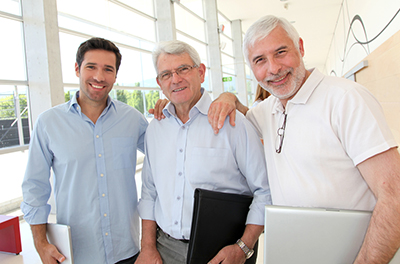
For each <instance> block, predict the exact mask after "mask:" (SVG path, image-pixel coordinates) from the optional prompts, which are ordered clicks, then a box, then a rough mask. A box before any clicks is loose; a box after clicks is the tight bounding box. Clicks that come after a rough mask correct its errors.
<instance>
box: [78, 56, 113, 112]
mask: <svg viewBox="0 0 400 264" xmlns="http://www.w3.org/2000/svg"><path fill="white" fill-rule="evenodd" d="M75 73H76V76H78V77H79V83H80V94H79V103H80V104H81V103H100V104H104V103H106V102H107V97H108V93H109V92H110V91H111V89H112V87H113V85H114V83H115V81H116V79H117V70H116V56H115V54H114V53H113V52H111V51H106V50H101V49H95V50H90V51H88V52H86V53H85V57H84V60H83V61H82V64H81V67H80V68H79V67H78V64H77V63H75Z"/></svg>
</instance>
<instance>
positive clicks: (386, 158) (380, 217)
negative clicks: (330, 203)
mask: <svg viewBox="0 0 400 264" xmlns="http://www.w3.org/2000/svg"><path fill="white" fill-rule="evenodd" d="M357 167H358V169H359V170H360V172H361V174H362V176H363V177H364V179H365V181H366V182H367V183H368V185H369V187H370V188H371V190H372V191H373V193H374V194H375V196H376V198H377V203H376V205H375V209H374V211H373V214H372V218H371V221H370V224H369V227H368V230H367V233H366V236H365V239H364V242H363V245H362V247H361V249H360V252H359V254H358V256H357V258H356V261H355V262H354V263H355V264H358V263H388V262H389V261H390V260H391V259H392V258H393V256H394V254H395V253H396V251H397V249H398V248H399V246H400V155H399V153H398V151H397V149H396V148H392V149H389V150H387V151H385V152H382V153H380V154H378V155H376V156H373V157H371V158H369V159H367V160H365V161H363V162H362V163H360V164H359V165H358V166H357Z"/></svg>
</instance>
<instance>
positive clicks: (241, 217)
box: [187, 189, 258, 264]
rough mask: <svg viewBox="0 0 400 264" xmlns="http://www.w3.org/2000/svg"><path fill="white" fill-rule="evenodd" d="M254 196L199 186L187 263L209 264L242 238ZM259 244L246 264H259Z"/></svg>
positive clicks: (195, 195)
mask: <svg viewBox="0 0 400 264" xmlns="http://www.w3.org/2000/svg"><path fill="white" fill-rule="evenodd" d="M252 201H253V197H252V196H248V195H242V194H232V193H223V192H216V191H210V190H204V189H196V190H195V192H194V206H193V219H192V227H191V233H190V242H189V250H188V255H187V264H206V263H208V261H210V260H211V259H212V258H213V257H215V255H217V253H218V252H219V251H220V250H221V249H222V248H223V247H225V246H228V245H232V244H235V243H236V241H237V240H238V239H239V238H241V237H242V235H243V232H244V229H245V227H246V225H245V224H246V218H247V214H248V212H249V207H250V204H251V202H252ZM257 247H258V243H257V244H256V245H255V246H254V254H253V256H252V257H251V258H250V259H248V260H247V261H246V263H245V264H255V263H256V259H257Z"/></svg>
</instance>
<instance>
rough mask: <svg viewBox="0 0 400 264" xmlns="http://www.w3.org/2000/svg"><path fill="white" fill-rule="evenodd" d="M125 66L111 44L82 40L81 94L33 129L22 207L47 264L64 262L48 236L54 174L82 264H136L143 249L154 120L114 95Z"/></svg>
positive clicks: (61, 211)
mask: <svg viewBox="0 0 400 264" xmlns="http://www.w3.org/2000/svg"><path fill="white" fill-rule="evenodd" d="M120 63H121V54H120V52H119V50H118V48H117V47H116V46H115V45H114V44H113V43H112V42H110V41H108V40H105V39H101V38H92V39H89V40H88V41H85V42H84V43H82V44H81V46H80V47H79V49H78V52H77V58H76V63H75V72H76V75H77V77H79V81H80V89H79V92H77V93H76V95H75V96H74V97H73V98H72V99H71V100H70V101H69V102H67V103H65V104H61V105H59V106H56V107H54V108H51V109H49V110H47V111H45V112H44V113H42V114H41V115H40V116H39V118H38V120H37V122H36V124H35V127H34V131H33V134H32V137H31V142H30V149H29V160H28V165H27V169H26V174H25V179H24V181H23V184H22V189H23V197H24V201H23V203H22V205H21V208H22V211H23V213H24V214H25V216H24V217H25V220H26V221H27V222H28V223H29V224H30V225H31V229H32V233H33V238H34V243H35V247H36V249H37V251H38V253H39V255H40V257H41V259H42V262H43V263H45V264H47V263H57V261H59V262H62V261H64V260H65V257H64V256H63V255H61V254H60V253H59V252H58V251H57V249H56V248H55V247H54V246H53V245H51V244H49V243H48V241H47V238H46V223H47V219H48V215H49V212H50V205H49V204H48V199H49V197H50V193H51V186H50V181H49V178H50V169H52V170H53V172H54V193H55V201H56V209H57V222H58V223H60V224H66V225H69V226H70V227H71V234H72V244H73V255H74V261H75V263H76V264H87V263H96V264H101V263H107V264H114V263H124V264H125V263H132V264H133V263H134V262H135V260H136V256H137V254H138V252H139V216H138V212H137V193H136V183H135V170H136V151H137V150H140V151H142V152H143V149H144V146H143V142H144V134H145V130H146V128H147V125H148V123H147V121H146V119H145V118H144V117H143V115H142V114H140V112H139V111H137V110H136V109H134V108H132V107H130V106H128V105H126V104H124V103H121V102H119V101H116V100H112V99H111V98H110V97H109V95H108V94H109V92H110V91H111V89H112V87H113V84H114V83H115V81H116V77H117V72H118V69H119V66H120Z"/></svg>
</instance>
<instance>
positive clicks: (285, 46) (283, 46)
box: [251, 45, 288, 62]
mask: <svg viewBox="0 0 400 264" xmlns="http://www.w3.org/2000/svg"><path fill="white" fill-rule="evenodd" d="M287 48H288V46H287V45H282V46H280V47H278V48H277V49H275V50H274V52H278V51H280V50H283V49H287ZM263 56H264V55H257V56H255V57H254V58H253V59H252V60H251V62H255V61H256V60H257V59H259V58H262V57H263Z"/></svg>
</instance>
